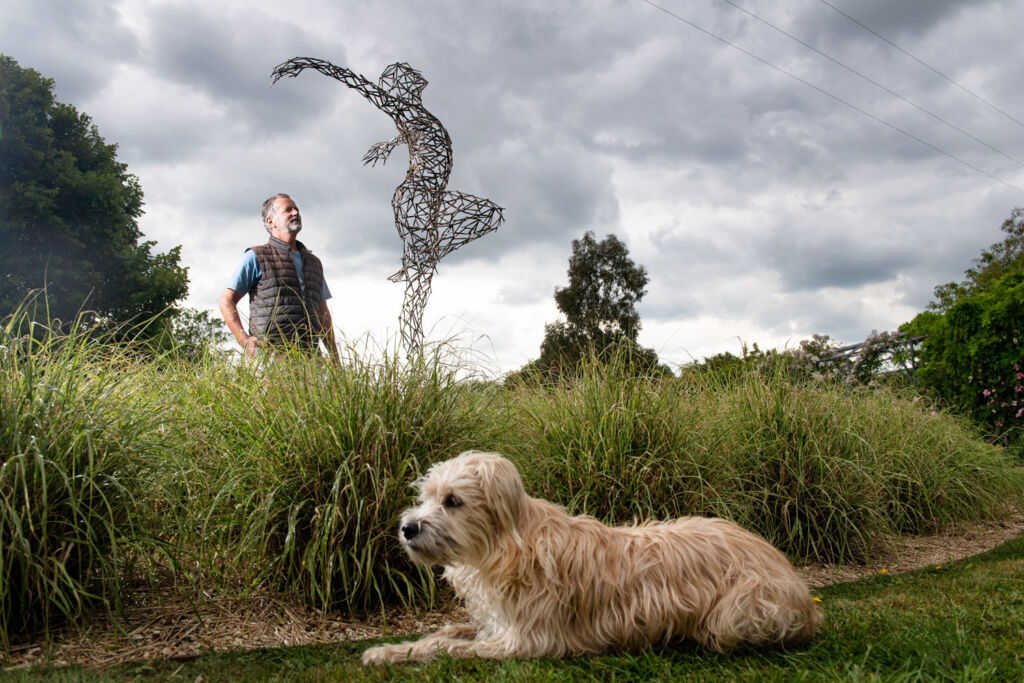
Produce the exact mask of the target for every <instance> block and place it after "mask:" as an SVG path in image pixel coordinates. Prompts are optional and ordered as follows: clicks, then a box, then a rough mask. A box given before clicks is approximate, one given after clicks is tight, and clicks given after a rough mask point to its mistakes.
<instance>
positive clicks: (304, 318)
mask: <svg viewBox="0 0 1024 683" xmlns="http://www.w3.org/2000/svg"><path fill="white" fill-rule="evenodd" d="M262 215H263V224H264V227H266V229H267V232H268V233H270V240H269V241H268V242H267V243H266V244H261V245H259V246H255V247H250V248H249V249H247V250H246V251H245V256H244V257H243V259H242V263H241V265H239V267H238V269H237V270H236V271H235V275H234V277H233V278H232V279H231V281H230V283H229V285H228V288H227V289H225V290H224V293H223V294H221V295H220V312H221V315H222V316H224V322H226V323H227V326H228V329H229V330H231V333H232V334H233V335H235V339H236V340H237V341H238V345H239V346H241V347H242V348H243V349H244V350H245V355H246V356H247V357H249V358H252V357H253V356H254V355H256V351H257V349H258V348H259V347H260V346H263V345H270V346H273V345H275V344H282V343H289V344H295V345H297V346H299V347H300V348H302V347H304V348H307V349H309V350H310V351H311V352H316V351H317V350H318V349H319V342H320V340H321V339H322V340H323V341H324V344H325V345H326V346H327V350H328V351H329V352H330V354H331V357H332V358H333V359H334V361H335V362H340V360H339V357H338V349H337V347H336V346H335V343H334V327H333V324H332V321H331V313H330V311H328V310H327V300H328V299H330V298H331V292H330V290H329V289H328V288H327V283H326V282H324V271H323V265H322V264H321V263H320V259H318V258H317V257H316V256H314V255H313V254H312V252H310V251H309V250H308V249H306V246H305V245H304V244H303V243H302V242H299V241H298V239H297V237H298V235H299V231H300V230H302V216H301V214H300V213H299V207H298V206H296V205H295V202H294V201H292V198H291V197H289V196H288V195H286V194H276V195H274V196H273V197H270V198H269V199H267V201H265V202H263V212H262ZM246 294H248V295H249V329H248V332H246V331H245V330H244V329H243V328H242V319H241V317H240V316H239V315H238V302H239V301H240V300H241V299H242V297H243V296H245V295H246Z"/></svg>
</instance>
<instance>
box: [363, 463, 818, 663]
mask: <svg viewBox="0 0 1024 683" xmlns="http://www.w3.org/2000/svg"><path fill="white" fill-rule="evenodd" d="M416 483H417V486H418V488H419V491H420V496H419V505H418V506H417V507H415V508H411V509H409V510H407V511H406V512H405V513H404V514H403V515H402V522H401V528H400V532H399V537H400V539H401V541H402V544H403V546H404V547H405V549H406V551H407V552H408V553H409V555H410V557H411V558H412V559H413V560H414V561H416V562H418V563H420V564H424V565H443V566H444V577H445V579H447V580H448V581H449V582H450V583H451V585H452V587H453V588H454V589H455V593H456V594H457V595H458V597H459V598H461V599H462V600H463V601H464V603H465V606H466V610H467V611H468V612H469V615H470V618H471V623H467V624H458V625H453V626H448V627H445V628H443V629H441V630H440V631H438V632H437V633H434V634H432V635H429V636H427V637H425V638H423V639H421V640H418V641H409V642H405V643H400V644H396V645H382V646H379V647H374V648H370V649H369V650H367V651H366V652H365V653H364V654H363V663H364V664H369V663H378V664H379V663H384V662H405V661H426V660H430V659H433V658H434V657H436V656H438V654H439V653H442V652H445V653H448V654H449V655H450V656H452V657H491V658H505V657H562V656H565V655H580V654H588V653H598V652H606V651H610V650H639V649H642V648H647V647H654V646H659V645H664V644H667V643H669V642H672V641H679V640H684V639H691V640H695V641H697V642H698V643H700V644H701V645H702V646H704V647H706V648H709V649H711V650H716V651H719V652H727V651H729V650H731V649H733V648H736V647H738V646H741V645H754V646H763V645H787V644H792V643H798V642H802V641H806V640H808V639H810V638H812V637H813V636H814V632H815V629H816V628H817V625H818V622H819V620H820V616H819V614H818V612H817V610H816V609H815V605H814V602H813V600H812V599H811V595H810V592H809V590H808V588H807V584H806V583H805V582H804V581H803V579H801V578H800V576H799V575H798V574H797V573H796V571H795V570H794V569H793V567H792V565H790V563H789V561H788V560H786V558H785V557H784V556H783V555H782V553H780V552H779V551H778V550H776V549H775V548H773V547H772V546H771V545H770V544H768V543H767V542H766V541H764V540H763V539H761V538H759V537H758V536H755V535H754V534H751V533H750V532H747V531H744V530H743V529H741V528H740V527H738V526H737V525H735V524H733V523H732V522H728V521H726V520H723V519H707V518H700V517H684V518H682V519H677V520H675V521H671V522H664V523H647V524H641V525H638V526H623V527H608V526H605V525H604V524H602V523H600V522H598V521H597V520H596V519H593V518H591V517H585V516H584V517H572V516H570V515H569V514H567V513H566V512H565V510H564V509H562V508H561V507H558V506H556V505H552V504H551V503H548V502H546V501H543V500H538V499H536V498H530V497H528V496H527V495H526V491H525V490H524V488H523V483H522V480H521V479H520V477H519V473H518V471H517V470H516V468H515V466H513V465H512V463H511V462H509V461H508V460H506V459H505V458H503V457H501V456H500V455H498V454H496V453H482V452H478V451H467V452H465V453H462V454H461V455H459V456H457V457H455V458H452V459H451V460H447V461H445V462H441V463H438V464H436V465H434V466H433V467H431V468H430V470H429V471H428V472H427V474H426V476H425V477H423V478H422V479H420V480H419V481H417V482H416Z"/></svg>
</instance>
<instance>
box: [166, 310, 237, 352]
mask: <svg viewBox="0 0 1024 683" xmlns="http://www.w3.org/2000/svg"><path fill="white" fill-rule="evenodd" d="M230 339H231V335H230V333H228V330H227V326H225V325H224V321H223V320H221V319H220V317H218V316H211V315H210V313H209V311H198V310H196V309H194V308H183V309H180V310H177V311H175V312H174V313H173V315H172V317H171V320H170V325H169V326H168V327H167V329H166V330H165V333H164V334H163V335H162V337H161V338H160V341H161V342H162V343H163V345H164V346H165V347H167V349H168V350H170V351H173V352H174V353H175V354H176V355H177V356H179V357H181V358H185V359H187V360H191V361H196V360H199V359H200V358H202V357H203V354H205V353H208V352H211V351H216V349H217V347H218V346H220V345H221V344H224V343H225V342H227V341H229V340H230Z"/></svg>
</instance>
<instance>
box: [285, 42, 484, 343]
mask: <svg viewBox="0 0 1024 683" xmlns="http://www.w3.org/2000/svg"><path fill="white" fill-rule="evenodd" d="M306 69H314V70H316V71H319V72H320V73H322V74H324V75H325V76H330V77H331V78H334V79H335V80H338V81H341V82H342V83H344V84H345V85H347V86H348V87H350V88H352V89H353V90H355V91H357V92H358V93H359V94H361V95H362V96H363V97H365V98H366V99H367V100H369V101H370V103H371V104H373V106H375V107H377V109H380V110H381V111H382V112H384V113H385V114H387V115H388V116H390V117H391V120H392V121H394V122H395V127H396V128H397V129H398V135H397V136H396V137H395V138H394V139H393V140H387V141H384V142H378V143H376V144H375V145H373V146H372V147H370V149H369V150H367V152H366V154H365V155H364V156H363V163H364V164H370V165H372V166H376V165H377V162H378V161H379V162H381V163H384V162H386V161H387V158H388V156H389V155H390V154H391V152H392V151H393V150H394V149H395V147H397V146H398V145H401V144H404V145H405V146H406V147H408V149H409V170H408V172H407V173H406V174H405V179H404V180H403V181H402V183H401V184H400V185H399V186H398V187H397V188H395V194H394V196H393V197H392V199H391V207H392V209H393V210H394V214H395V227H396V228H397V229H398V235H399V236H400V237H401V238H402V267H401V269H399V271H398V272H397V273H395V274H394V275H392V276H391V277H390V278H389V279H390V280H391V281H392V282H405V300H404V303H403V305H402V314H401V316H400V317H399V325H400V327H401V332H402V343H403V345H404V346H405V350H406V355H407V356H409V357H411V356H413V355H414V354H417V353H419V352H420V350H421V348H422V344H423V311H424V309H425V308H426V305H427V299H428V298H429V297H430V287H431V278H433V275H434V273H435V272H436V270H437V264H438V262H439V261H440V260H441V259H442V258H444V257H445V256H447V255H448V254H450V253H451V252H453V251H455V250H456V249H458V248H459V247H461V246H462V245H463V244H466V243H467V242H471V241H473V240H475V239H477V238H478V237H482V236H484V235H486V234H487V233H489V232H492V231H494V230H496V229H497V228H498V226H499V225H500V224H501V222H502V220H503V217H502V208H501V207H500V206H498V205H497V204H495V203H494V202H492V201H491V200H489V199H483V198H481V197H475V196H473V195H471V194H466V193H464V192H454V191H450V190H448V189H447V185H448V176H449V175H450V174H451V170H452V141H451V138H450V137H449V136H448V131H447V130H445V127H444V126H443V125H441V122H440V121H438V120H437V118H436V117H435V116H434V115H433V114H431V113H430V112H429V111H427V109H426V108H425V107H424V106H423V102H422V99H421V94H422V92H423V89H424V88H425V87H427V79H425V78H424V77H423V75H422V74H421V73H420V72H419V71H417V70H416V69H414V68H412V67H411V66H409V65H408V64H406V63H405V62H396V63H395V64H391V65H390V66H388V67H387V68H386V69H384V72H383V73H382V74H381V76H380V80H379V82H378V83H376V84H375V83H371V82H370V81H369V80H367V79H366V78H365V77H363V76H361V75H360V74H357V73H354V72H353V71H352V70H351V69H347V68H345V67H341V66H336V65H334V64H331V63H330V62H328V61H325V60H322V59H315V58H311V57H296V58H294V59H289V60H288V61H287V62H284V63H283V64H279V65H278V66H277V67H276V68H275V69H274V71H273V82H274V83H277V81H279V80H280V79H281V78H283V77H285V76H289V77H292V78H294V77H295V76H298V75H299V74H300V73H302V72H303V71H304V70H306Z"/></svg>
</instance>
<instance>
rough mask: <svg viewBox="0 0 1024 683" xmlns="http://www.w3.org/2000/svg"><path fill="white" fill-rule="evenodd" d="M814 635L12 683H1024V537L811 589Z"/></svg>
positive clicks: (200, 662)
mask: <svg viewBox="0 0 1024 683" xmlns="http://www.w3.org/2000/svg"><path fill="white" fill-rule="evenodd" d="M816 595H817V596H818V597H820V599H821V601H822V608H823V610H824V612H825V615H826V621H825V625H824V626H823V628H822V630H821V632H820V634H819V636H818V637H817V638H816V639H815V640H814V641H813V642H812V643H811V644H810V645H808V646H806V647H804V648H801V649H798V650H793V651H790V652H781V651H753V652H750V651H748V652H742V653H739V654H734V655H728V656H723V655H717V654H710V653H706V652H703V651H700V650H697V649H695V648H693V647H690V646H688V645H685V644H684V645H682V646H679V647H675V648H671V649H667V650H660V651H647V652H643V653H640V654H637V655H629V654H615V655H610V656H604V657H593V658H579V659H567V660H535V661H503V662H494V661H482V660H471V661H455V660H451V659H443V660H441V661H438V662H434V663H431V664H426V665H415V666H391V667H384V668H365V667H363V666H362V665H361V664H360V663H359V655H360V653H361V652H362V650H363V649H365V648H366V647H368V646H369V645H371V644H372V643H373V642H377V641H371V642H355V643H344V644H340V645H328V646H319V647H296V648H278V649H267V650H254V651H246V652H237V653H231V652H228V653H211V654H208V655H204V656H202V657H199V658H197V659H194V660H191V661H157V662H145V663H135V664H127V665H122V666H117V667H112V668H106V669H100V670H95V669H91V670H90V669H82V668H78V667H68V668H62V669H52V668H36V669H32V670H29V671H13V672H7V675H8V676H9V679H10V680H12V681H34V680H44V679H45V680H48V681H97V680H135V679H138V680H147V679H151V680H188V681H195V680H204V681H244V680H251V681H257V680H259V681H262V680H288V681H323V680H352V679H362V680H371V681H373V680H399V681H401V680H408V681H452V680H516V681H528V680H543V681H589V680H592V681H599V680H600V681H608V680H613V681H634V680H690V681H721V680H758V681H772V680H778V681H867V680H884V681H904V680H905V681H917V680H950V681H1012V680H1024V650H1022V647H1021V644H1022V643H1024V536H1018V537H1017V538H1016V539H1014V540H1011V541H1008V542H1006V543H1004V544H1003V545H1001V546H1000V547H998V548H996V549H994V550H992V551H989V552H987V553H984V554H982V555H977V556H974V557H971V558H968V559H966V560H962V561H960V562H956V563H953V564H951V565H948V566H931V567H927V568H924V569H921V570H918V571H914V572H909V573H906V574H895V575H894V574H884V575H883V574H879V575H876V576H873V577H871V578H868V579H864V580H862V581H856V582H850V583H844V584H837V585H834V586H830V587H828V588H824V589H822V590H820V591H816Z"/></svg>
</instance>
